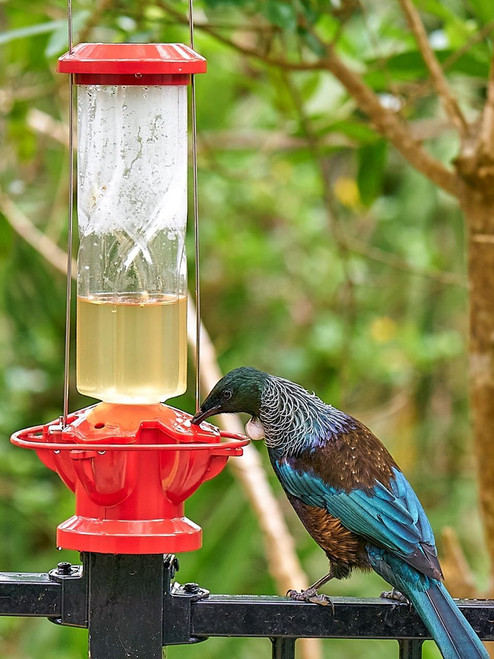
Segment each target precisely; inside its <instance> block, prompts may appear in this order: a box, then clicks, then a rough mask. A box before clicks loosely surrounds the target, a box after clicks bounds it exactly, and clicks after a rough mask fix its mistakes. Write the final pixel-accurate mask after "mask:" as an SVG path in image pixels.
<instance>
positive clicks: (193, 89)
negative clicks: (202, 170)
mask: <svg viewBox="0 0 494 659" xmlns="http://www.w3.org/2000/svg"><path fill="white" fill-rule="evenodd" d="M189 40H190V47H191V48H192V50H194V3H193V0H189ZM190 82H191V87H190V97H191V119H192V185H193V190H192V198H193V208H194V248H195V255H194V257H195V270H194V274H195V276H194V295H195V304H196V349H195V362H196V377H195V402H196V412H198V411H199V408H200V405H201V288H200V266H199V259H200V241H199V201H198V184H197V113H196V83H195V75H194V74H191V76H190Z"/></svg>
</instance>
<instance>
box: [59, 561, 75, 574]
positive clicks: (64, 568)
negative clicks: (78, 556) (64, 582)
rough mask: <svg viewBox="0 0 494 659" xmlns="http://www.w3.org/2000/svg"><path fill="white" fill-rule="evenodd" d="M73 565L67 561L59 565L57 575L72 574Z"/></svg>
mask: <svg viewBox="0 0 494 659" xmlns="http://www.w3.org/2000/svg"><path fill="white" fill-rule="evenodd" d="M71 572H72V564H71V563H68V562H67V561H62V562H61V563H59V564H58V565H57V574H71Z"/></svg>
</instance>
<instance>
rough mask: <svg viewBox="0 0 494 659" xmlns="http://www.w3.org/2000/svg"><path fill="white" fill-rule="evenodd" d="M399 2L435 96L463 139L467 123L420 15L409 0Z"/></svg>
mask: <svg viewBox="0 0 494 659" xmlns="http://www.w3.org/2000/svg"><path fill="white" fill-rule="evenodd" d="M399 1H400V4H401V6H402V9H403V11H404V13H405V16H406V18H407V21H408V25H409V26H410V30H411V31H412V33H413V35H414V36H415V40H416V42H417V45H418V47H419V51H420V53H421V55H422V59H423V60H424V62H425V65H426V67H427V69H428V70H429V73H430V75H431V78H432V82H433V84H434V87H435V89H436V92H437V95H438V96H439V99H440V101H441V103H442V105H443V107H444V111H445V112H446V114H447V116H448V117H449V119H450V121H451V122H452V123H453V125H455V126H456V128H457V129H458V131H459V133H460V135H461V136H462V137H465V136H467V135H468V132H469V127H468V123H467V121H466V119H465V117H464V116H463V113H462V111H461V110H460V106H459V105H458V103H457V101H456V99H455V98H454V96H453V94H452V93H451V90H450V88H449V85H448V82H447V80H446V77H445V75H444V72H443V70H442V68H441V65H440V64H439V61H438V59H437V57H436V55H435V53H434V51H433V50H432V48H431V46H430V44H429V40H428V38H427V32H426V31H425V28H424V24H423V23H422V19H421V18H420V14H419V12H418V11H417V9H416V7H415V5H414V4H413V3H412V1H411V0H399Z"/></svg>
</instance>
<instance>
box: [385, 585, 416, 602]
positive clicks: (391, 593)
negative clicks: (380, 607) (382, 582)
mask: <svg viewBox="0 0 494 659" xmlns="http://www.w3.org/2000/svg"><path fill="white" fill-rule="evenodd" d="M381 597H383V598H384V599H387V600H395V602H401V603H402V604H410V600H409V599H408V597H406V596H405V595H403V593H400V591H399V590H396V588H392V589H391V590H385V591H384V592H383V593H381Z"/></svg>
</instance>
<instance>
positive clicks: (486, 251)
mask: <svg viewBox="0 0 494 659" xmlns="http://www.w3.org/2000/svg"><path fill="white" fill-rule="evenodd" d="M458 169H459V170H460V169H461V168H460V167H459V168H458ZM478 171H479V170H477V172H478ZM480 171H482V170H480ZM459 173H460V175H461V172H459ZM463 173H464V172H463ZM489 174H490V172H489ZM488 177H489V178H491V176H488ZM463 181H465V179H463ZM472 184H473V185H472ZM460 200H461V206H462V208H463V211H464V213H465V219H466V225H467V231H468V274H469V283H470V347H469V354H470V387H471V408H472V421H473V430H474V436H475V452H476V456H477V465H478V479H479V492H480V504H481V510H482V514H483V519H484V528H485V535H486V543H487V548H488V552H489V557H490V565H491V573H490V575H491V576H490V583H489V592H490V594H491V596H492V594H493V592H494V181H493V180H492V178H491V180H490V181H487V180H486V178H483V179H480V180H477V181H471V180H470V182H468V183H467V182H464V183H463V184H462V190H461V194H460Z"/></svg>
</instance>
